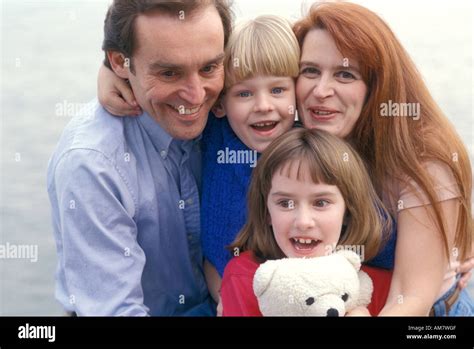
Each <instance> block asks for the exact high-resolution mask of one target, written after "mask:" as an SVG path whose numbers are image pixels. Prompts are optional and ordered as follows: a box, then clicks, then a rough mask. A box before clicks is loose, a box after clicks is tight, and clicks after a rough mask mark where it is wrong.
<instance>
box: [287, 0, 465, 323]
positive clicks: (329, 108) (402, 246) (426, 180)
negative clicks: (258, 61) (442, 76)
mask: <svg viewBox="0 0 474 349" xmlns="http://www.w3.org/2000/svg"><path fill="white" fill-rule="evenodd" d="M294 31H295V34H296V36H297V38H298V41H299V43H300V45H301V47H302V57H301V68H300V77H299V78H298V82H297V99H298V111H299V116H300V118H301V120H302V122H303V124H304V126H305V127H306V128H317V129H322V130H326V131H329V132H330V133H333V134H335V135H337V136H339V137H343V138H345V139H346V140H348V141H349V142H350V143H351V144H352V145H353V146H354V147H355V148H356V150H357V151H358V152H359V154H360V155H361V156H362V157H363V158H364V159H365V161H366V162H367V164H368V167H369V172H370V173H371V174H372V178H373V182H374V185H375V187H376V189H377V191H378V193H379V195H380V197H381V198H382V199H383V202H384V203H385V205H386V206H387V207H388V208H389V210H390V211H391V214H392V215H393V216H394V219H395V221H396V223H397V227H398V228H397V246H396V251H395V266H394V274H393V279H392V283H391V287H390V292H389V297H388V300H387V303H386V305H385V307H384V308H383V309H382V311H381V313H380V315H427V314H429V313H430V310H431V315H436V316H442V315H468V314H467V313H466V312H467V311H472V310H473V309H472V302H471V301H470V300H469V299H468V295H467V291H466V290H463V291H460V290H459V288H457V285H456V284H457V283H456V281H457V280H456V277H455V274H456V273H455V267H456V266H457V265H456V262H457V261H463V260H465V259H466V258H467V257H468V256H471V247H472V218H471V189H472V180H471V178H472V177H471V167H470V163H469V158H468V155H467V152H466V149H465V147H464V145H463V144H462V142H461V140H460V138H459V136H458V135H457V133H456V132H455V130H454V128H453V126H452V125H451V124H450V123H449V122H448V120H447V118H446V117H445V116H444V115H443V113H442V112H441V110H440V109H439V108H438V106H437V105H436V103H435V102H434V101H433V99H432V97H431V96H430V94H429V92H428V90H427V88H426V86H425V85H424V83H423V81H422V78H421V76H420V74H419V73H418V71H417V70H416V68H415V66H414V64H413V62H412V61H411V59H410V58H409V56H408V54H407V53H406V51H405V50H404V49H403V47H402V46H401V45H400V43H399V42H398V40H397V38H396V37H395V35H394V34H393V33H392V31H391V30H390V29H389V28H388V26H387V25H386V24H385V23H384V22H383V21H382V20H381V19H380V18H379V17H378V16H377V15H376V14H374V13H373V12H371V11H369V10H368V9H366V8H364V7H362V6H359V5H355V4H351V3H339V2H338V3H323V4H316V5H313V7H312V8H311V10H310V12H309V14H308V15H307V16H306V17H305V18H303V19H302V20H300V21H298V22H297V23H296V24H295V26H294ZM401 111H402V112H403V113H402V112H401ZM450 262H451V265H450ZM464 267H466V268H467V269H470V268H471V266H470V264H466V265H464ZM446 271H448V272H446ZM445 276H446V277H445ZM437 300H438V301H437ZM433 304H435V306H434V307H433V308H432V305H433ZM453 305H454V306H453ZM468 308H469V309H468Z"/></svg>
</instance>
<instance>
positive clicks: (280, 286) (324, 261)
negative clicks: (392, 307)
mask: <svg viewBox="0 0 474 349" xmlns="http://www.w3.org/2000/svg"><path fill="white" fill-rule="evenodd" d="M360 267H361V262H360V258H359V256H358V255H357V254H356V253H354V252H352V251H347V250H342V251H338V252H336V253H333V254H331V255H328V256H324V257H315V258H284V259H279V260H270V261H267V262H265V263H263V264H262V265H260V267H259V268H258V269H257V272H256V273H255V277H254V280H253V289H254V292H255V295H256V296H257V298H258V305H259V307H260V311H261V313H262V314H263V315H264V316H344V315H345V314H346V312H347V311H349V310H351V309H354V308H355V307H357V306H359V305H362V306H367V305H368V304H369V303H370V300H371V297H372V291H373V286H372V280H371V279H370V277H369V276H368V275H367V274H366V273H365V272H363V271H361V270H360Z"/></svg>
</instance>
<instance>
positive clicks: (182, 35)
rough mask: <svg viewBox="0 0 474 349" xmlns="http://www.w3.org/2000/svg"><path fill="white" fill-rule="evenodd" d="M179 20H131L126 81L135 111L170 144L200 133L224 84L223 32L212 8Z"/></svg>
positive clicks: (156, 16)
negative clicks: (132, 43) (133, 44)
mask: <svg viewBox="0 0 474 349" xmlns="http://www.w3.org/2000/svg"><path fill="white" fill-rule="evenodd" d="M179 15H180V14H178V13H177V14H176V17H172V16H169V15H166V14H162V13H159V12H156V11H154V12H150V13H148V14H144V15H140V16H138V17H137V19H136V22H135V35H136V36H135V37H136V42H137V46H136V49H135V52H134V54H133V57H132V64H133V68H134V69H135V74H132V73H130V72H129V73H128V75H129V80H130V84H131V86H132V89H133V92H134V94H135V96H136V98H137V101H138V103H139V104H140V106H141V107H142V108H143V109H144V110H145V111H146V112H148V114H150V115H151V116H152V117H153V118H154V119H155V120H156V121H157V122H158V123H159V124H160V126H161V127H162V128H163V129H164V130H165V131H166V132H167V133H168V134H169V135H171V136H172V137H173V138H176V139H182V140H188V139H193V138H196V137H197V136H199V135H200V134H201V132H202V131H203V129H204V126H205V125H206V122H207V117H208V113H209V111H210V109H211V107H212V106H213V105H214V103H215V101H216V100H217V97H218V96H219V93H220V91H221V90H222V87H223V84H224V69H223V63H222V62H223V58H224V29H223V25H222V21H221V19H220V17H219V14H218V12H217V10H216V9H215V8H214V7H212V6H208V7H206V8H204V9H202V10H198V12H197V13H194V14H193V16H186V14H184V16H183V17H184V18H180V16H179Z"/></svg>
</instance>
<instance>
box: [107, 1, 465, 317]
mask: <svg viewBox="0 0 474 349" xmlns="http://www.w3.org/2000/svg"><path fill="white" fill-rule="evenodd" d="M294 30H295V33H296V36H297V38H298V40H299V43H300V46H301V48H302V57H301V64H300V65H301V69H300V77H299V78H298V82H297V91H296V92H297V99H298V112H299V117H300V119H301V120H302V122H303V124H304V126H305V127H307V128H319V129H323V130H326V131H328V132H330V133H333V134H335V135H337V136H339V137H341V138H345V139H346V140H348V141H350V142H351V144H352V145H353V146H354V147H355V148H356V150H357V151H358V152H359V153H360V155H361V156H362V157H363V158H364V160H365V161H366V162H367V164H368V167H369V171H370V172H369V173H371V175H372V178H373V182H374V185H375V187H376V189H377V191H378V194H379V195H380V197H381V198H382V199H383V201H384V203H385V204H386V206H387V207H388V208H389V209H390V210H391V213H392V215H393V216H394V218H395V221H396V223H397V238H398V241H397V247H396V251H395V256H394V257H395V266H394V275H393V280H392V283H391V287H390V293H389V298H388V301H387V303H386V305H385V307H384V308H383V309H382V312H381V313H380V315H428V314H431V315H437V316H442V315H464V314H466V312H468V311H472V310H471V307H472V303H470V300H468V299H467V298H468V296H467V292H466V291H465V290H463V291H461V290H460V289H461V288H463V287H465V286H466V283H467V280H468V279H469V277H470V270H471V269H472V267H473V264H474V263H473V262H474V259H473V258H471V259H470V261H469V262H464V263H463V264H462V265H461V267H460V268H458V272H460V273H461V272H462V273H465V276H464V277H463V278H462V279H461V280H460V281H459V282H456V280H457V277H456V267H457V264H458V261H465V260H466V259H467V257H469V256H472V251H471V248H472V219H471V190H472V180H471V178H472V177H471V167H470V164H469V158H468V156H467V152H466V150H465V148H464V145H463V144H462V142H461V140H460V139H459V136H458V135H457V134H456V132H455V130H454V128H453V127H452V125H451V124H450V123H449V122H448V120H447V119H446V117H445V116H444V115H443V114H442V112H441V110H440V109H439V108H438V106H437V105H436V103H435V102H434V101H433V99H432V97H431V96H430V94H429V92H428V90H427V88H426V86H425V85H424V83H423V81H422V79H421V77H420V75H419V73H418V71H417V70H416V68H415V66H414V64H413V62H412V61H411V60H410V58H409V56H408V54H407V53H406V52H405V50H404V49H403V47H402V46H401V45H400V43H399V42H398V40H397V39H396V37H395V36H394V34H393V33H392V31H391V30H390V29H389V28H388V26H387V25H386V24H385V23H384V22H383V21H382V20H381V19H380V18H379V17H378V16H377V15H376V14H374V13H372V12H371V11H369V10H367V9H365V8H364V7H362V6H359V5H355V4H351V3H340V2H338V3H323V4H318V5H314V6H313V7H312V8H311V10H310V12H309V14H308V15H307V16H306V17H305V18H303V19H302V20H300V21H299V22H297V23H296V24H295V26H294ZM102 74H103V75H104V74H105V75H104V76H103V77H100V80H101V81H102V80H103V81H105V82H106V83H107V86H106V87H105V88H100V89H99V100H100V101H101V103H102V104H103V105H105V106H106V108H107V109H108V110H111V112H113V113H115V114H118V115H123V114H128V115H130V114H131V113H133V111H134V107H133V104H132V103H131V101H133V95H132V94H131V91H130V90H129V89H128V87H127V86H126V85H125V83H123V82H122V81H120V80H118V79H116V80H115V81H112V80H113V79H112V78H111V77H110V76H109V75H110V72H107V71H106V70H105V69H102ZM109 80H110V81H109ZM114 88H115V89H117V90H119V92H116V91H114V92H113V93H109V92H108V91H111V90H113V89H114ZM104 92H105V93H104ZM101 94H102V95H101ZM119 94H121V95H122V96H124V98H125V99H126V100H127V101H129V102H130V105H129V104H127V103H125V102H124V101H123V100H121V99H120V98H117V95H119ZM400 111H402V112H400ZM457 286H459V287H457ZM433 304H435V305H434V306H433V307H432V305H433Z"/></svg>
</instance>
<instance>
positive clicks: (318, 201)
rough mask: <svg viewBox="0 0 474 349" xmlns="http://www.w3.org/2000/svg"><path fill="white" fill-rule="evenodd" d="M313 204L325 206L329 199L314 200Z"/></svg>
mask: <svg viewBox="0 0 474 349" xmlns="http://www.w3.org/2000/svg"><path fill="white" fill-rule="evenodd" d="M314 205H315V206H316V207H326V206H327V205H329V201H327V200H316V201H315V202H314Z"/></svg>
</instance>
